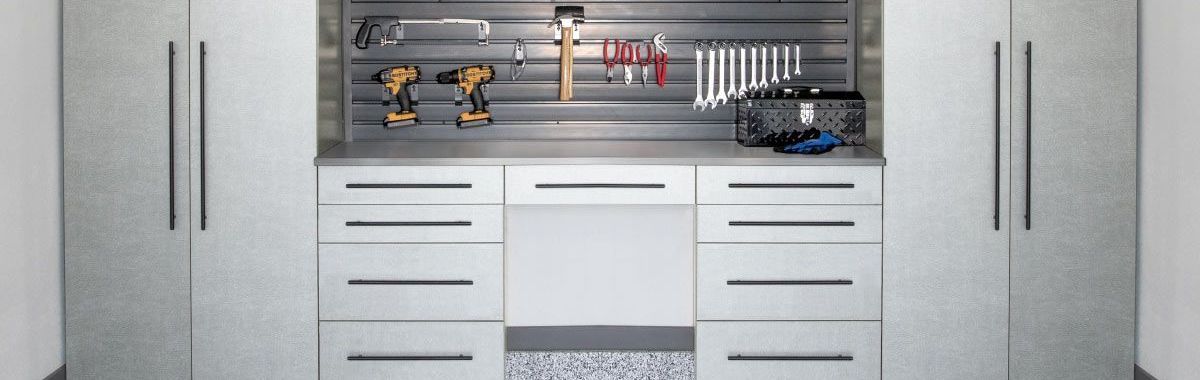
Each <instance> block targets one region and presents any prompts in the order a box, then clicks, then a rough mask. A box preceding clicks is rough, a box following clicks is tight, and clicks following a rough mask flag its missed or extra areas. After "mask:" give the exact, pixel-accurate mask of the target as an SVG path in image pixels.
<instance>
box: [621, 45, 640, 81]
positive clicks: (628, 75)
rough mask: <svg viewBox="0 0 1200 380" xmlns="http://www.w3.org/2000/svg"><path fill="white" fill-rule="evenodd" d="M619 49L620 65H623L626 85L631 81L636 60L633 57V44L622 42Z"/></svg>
mask: <svg viewBox="0 0 1200 380" xmlns="http://www.w3.org/2000/svg"><path fill="white" fill-rule="evenodd" d="M619 50H621V66H624V67H625V85H626V86H628V85H629V84H630V83H633V64H634V63H635V62H637V61H635V60H634V58H633V57H634V55H633V50H634V48H633V44H631V43H629V42H628V41H626V42H622V43H621V45H620V46H619Z"/></svg>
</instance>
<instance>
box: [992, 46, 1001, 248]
mask: <svg viewBox="0 0 1200 380" xmlns="http://www.w3.org/2000/svg"><path fill="white" fill-rule="evenodd" d="M1000 65H1001V62H1000V41H996V150H995V154H996V165H995V167H994V168H993V173H994V174H995V181H996V182H995V184H996V187H995V193H994V194H993V198H992V199H993V201H992V202H993V203H992V212H993V213H992V222H993V224H994V225H995V226H994V228H995V229H996V231H999V230H1000V86H1001V83H1000Z"/></svg>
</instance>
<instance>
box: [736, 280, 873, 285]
mask: <svg viewBox="0 0 1200 380" xmlns="http://www.w3.org/2000/svg"><path fill="white" fill-rule="evenodd" d="M725 284H726V285H854V281H851V280H731V281H726V282H725Z"/></svg>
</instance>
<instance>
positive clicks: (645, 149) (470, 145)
mask: <svg viewBox="0 0 1200 380" xmlns="http://www.w3.org/2000/svg"><path fill="white" fill-rule="evenodd" d="M884 164H885V160H884V158H883V156H882V155H880V154H879V153H878V152H875V151H874V150H872V149H871V148H868V147H865V146H846V147H838V148H836V149H834V150H833V151H831V152H829V153H825V154H821V155H803V154H782V153H775V152H774V151H772V150H771V148H748V147H744V146H741V145H739V144H738V143H737V142H736V141H603V140H601V141H596V140H590V141H581V140H570V141H562V140H553V141H551V140H538V141H358V142H343V143H341V144H338V145H337V146H334V147H333V148H330V149H329V150H327V151H325V152H324V153H321V154H320V155H319V156H317V158H316V165H317V166H436V165H701V166H723V165H755V166H759V165H781V166H808V165H812V166H883V165H884Z"/></svg>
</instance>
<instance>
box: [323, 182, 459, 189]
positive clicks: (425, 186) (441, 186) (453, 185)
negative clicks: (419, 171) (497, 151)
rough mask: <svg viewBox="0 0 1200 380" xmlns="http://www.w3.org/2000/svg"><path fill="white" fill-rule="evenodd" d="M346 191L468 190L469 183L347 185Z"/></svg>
mask: <svg viewBox="0 0 1200 380" xmlns="http://www.w3.org/2000/svg"><path fill="white" fill-rule="evenodd" d="M346 188H347V189H470V188H471V184H469V183H349V184H346Z"/></svg>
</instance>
